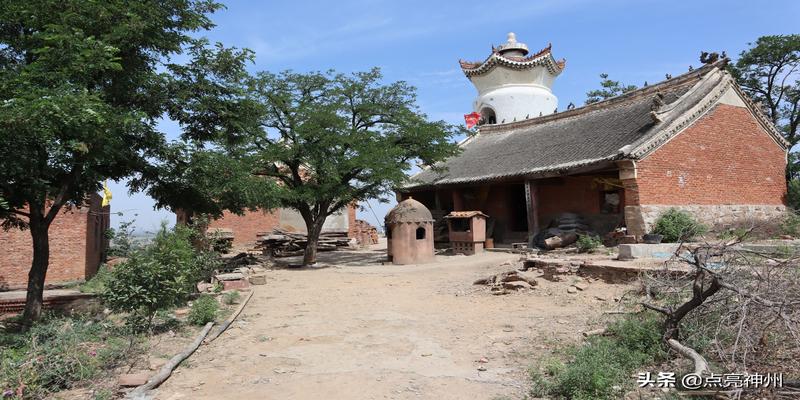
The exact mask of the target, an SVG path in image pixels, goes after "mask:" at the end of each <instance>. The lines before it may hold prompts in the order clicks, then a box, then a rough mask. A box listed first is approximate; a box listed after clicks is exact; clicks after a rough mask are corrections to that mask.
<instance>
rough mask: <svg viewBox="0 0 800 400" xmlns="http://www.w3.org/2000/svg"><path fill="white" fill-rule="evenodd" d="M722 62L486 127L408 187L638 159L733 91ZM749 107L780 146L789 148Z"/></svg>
mask: <svg viewBox="0 0 800 400" xmlns="http://www.w3.org/2000/svg"><path fill="white" fill-rule="evenodd" d="M722 63H724V61H720V62H718V63H716V64H709V65H705V66H703V67H702V68H698V69H696V70H694V71H691V72H689V73H686V74H683V75H680V76H676V77H674V78H671V79H668V80H666V81H663V82H660V83H658V84H655V85H650V86H646V87H644V88H641V89H638V90H635V91H632V92H628V93H626V94H623V95H621V96H617V97H614V98H611V99H608V100H604V101H601V102H598V103H594V104H590V105H587V106H584V107H581V108H576V109H572V110H568V111H564V112H560V113H555V114H551V115H547V116H543V117H538V118H532V119H528V120H524V121H518V122H512V123H506V124H499V125H483V126H481V127H480V130H479V133H478V134H477V135H475V136H473V137H471V138H469V139H467V140H466V141H464V142H463V143H462V144H461V149H462V152H461V154H459V155H457V156H455V157H452V158H450V159H449V160H447V161H446V162H444V163H441V164H439V165H437V168H433V169H431V168H427V169H424V170H422V171H421V172H419V173H418V174H416V175H415V176H413V177H411V179H410V181H409V182H408V184H407V185H406V186H405V188H407V189H410V188H414V187H425V186H432V185H446V184H464V183H472V182H480V181H488V180H500V179H511V178H522V177H537V176H548V175H558V174H563V173H567V172H570V171H575V170H576V169H578V168H581V167H583V168H594V167H598V168H599V167H600V166H603V165H610V164H611V163H612V162H613V161H614V160H619V159H638V158H641V157H644V156H645V155H647V154H649V153H650V152H652V151H653V150H654V149H656V148H658V147H659V146H661V145H662V144H663V143H665V142H666V141H667V140H669V139H670V138H671V137H672V136H673V135H675V134H677V133H678V132H679V131H681V130H682V129H683V128H685V127H687V126H688V125H690V124H691V123H692V122H694V121H695V120H696V119H697V118H699V117H700V116H702V115H703V114H704V113H705V112H706V111H707V110H708V109H710V108H711V107H713V105H714V104H716V102H717V100H719V99H720V98H721V96H722V95H723V94H724V93H725V92H727V91H728V89H729V88H731V87H733V88H735V90H736V91H737V92H739V93H740V94H741V91H740V90H739V88H738V86H737V85H736V84H735V82H733V79H732V78H731V77H730V75H728V74H727V73H726V72H724V71H723V70H722V69H721V68H722ZM744 99H745V101H746V102H747V104H748V105H749V106H750V108H751V109H752V110H754V111H753V112H754V113H755V114H756V115H757V116H758V117H759V118H760V122H761V123H762V125H763V126H764V127H765V129H766V130H767V131H768V132H769V133H770V134H771V135H772V136H773V138H774V139H775V141H776V142H778V144H780V145H782V146H784V148H785V147H786V142H785V141H784V140H783V139H782V138H781V136H780V134H779V133H778V132H777V131H776V130H775V128H774V126H772V125H771V124H770V123H769V122H768V121H766V120H765V119H762V117H763V115H762V114H761V113H760V111H758V110H757V107H754V106H753V105H752V103H750V102H749V101H748V100H747V98H746V96H744Z"/></svg>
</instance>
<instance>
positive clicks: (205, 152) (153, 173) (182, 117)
mask: <svg viewBox="0 0 800 400" xmlns="http://www.w3.org/2000/svg"><path fill="white" fill-rule="evenodd" d="M187 54H188V55H189V58H190V60H189V61H188V62H186V63H184V64H170V65H168V66H167V70H168V71H169V75H168V82H169V83H168V87H169V90H168V92H169V93H170V98H169V99H168V100H167V117H168V118H170V119H171V120H172V121H175V122H177V123H178V125H179V126H180V127H181V130H182V132H181V138H180V140H177V141H174V142H172V143H169V144H168V145H167V146H165V147H164V148H163V149H162V151H160V152H158V154H157V155H156V156H155V157H153V160H152V161H153V163H152V165H151V166H149V167H148V168H147V169H146V170H144V171H142V172H141V173H139V174H137V175H136V177H135V178H134V179H132V180H131V181H130V185H129V187H130V189H131V191H144V192H146V193H147V194H148V195H150V197H152V198H154V199H155V200H156V204H155V206H156V208H166V209H169V210H171V211H173V212H181V213H182V214H183V215H184V217H186V219H185V222H189V223H191V222H192V220H193V219H194V217H195V216H200V215H204V216H208V217H211V218H218V217H221V216H222V215H223V212H224V211H231V212H233V213H236V214H241V213H242V212H244V211H245V210H251V209H256V208H258V209H269V208H272V207H273V206H274V203H273V201H272V200H273V196H272V188H273V187H274V183H273V182H272V181H269V180H266V179H264V178H263V177H261V176H258V175H256V174H254V171H255V169H256V166H255V163H254V161H255V160H254V158H253V157H252V156H251V155H248V154H247V153H246V152H245V151H244V150H245V149H246V148H245V147H243V146H242V145H243V144H246V143H247V141H246V139H247V138H249V137H252V136H253V134H255V133H257V132H261V126H260V121H261V117H262V116H263V114H264V106H263V104H261V103H260V102H259V101H258V100H257V99H256V98H255V94H254V91H253V90H252V89H253V87H252V85H253V83H254V80H253V77H252V76H251V75H250V74H249V73H248V72H247V66H248V65H250V64H251V63H252V62H253V53H252V52H251V51H250V50H247V49H244V50H239V49H235V48H226V47H223V46H222V45H221V44H216V45H214V46H209V45H208V43H207V42H206V41H204V40H199V41H197V42H196V43H194V44H193V45H192V46H191V47H190V48H189V49H188V51H187Z"/></svg>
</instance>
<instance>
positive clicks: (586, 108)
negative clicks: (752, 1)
mask: <svg viewBox="0 0 800 400" xmlns="http://www.w3.org/2000/svg"><path fill="white" fill-rule="evenodd" d="M727 61H728V60H727V59H721V60H719V61H716V62H714V63H711V64H705V65H703V66H702V67H700V68H697V69H695V70H693V71H689V72H686V73H683V74H681V75H678V76H675V77H672V78H670V79H666V80H663V81H661V82H658V83H655V84H652V85H647V86H644V87H641V88H638V89H636V90H631V91H630V92H627V93H623V94H621V95H618V96H614V97H611V98H608V99H604V100H601V101H598V102H595V103H591V104H586V105H583V106H581V107H576V108H573V109H571V110H565V111H562V112H558V113H554V114H549V115H544V116H541V117H534V118H531V119H526V120H522V121H514V122H509V123H505V124H493V125H481V126H480V127H479V128H478V129H479V131H484V132H486V133H490V132H493V131H496V130H504V129H506V128H518V127H524V126H529V125H535V124H539V123H543V122H549V121H554V120H558V119H561V118H569V117H572V116H576V115H581V114H584V113H587V112H591V111H595V110H598V109H603V108H606V107H607V106H609V105H614V104H618V103H624V102H626V101H629V100H632V99H634V98H639V97H642V96H646V95H650V94H655V93H657V92H659V91H660V90H661V89H663V88H664V87H672V86H680V85H683V84H685V83H687V82H689V81H690V80H692V79H694V78H697V77H698V76H705V75H706V74H708V73H710V72H711V71H713V70H714V69H721V67H724V65H725V64H727Z"/></svg>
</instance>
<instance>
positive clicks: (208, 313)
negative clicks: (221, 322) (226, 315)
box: [186, 295, 219, 325]
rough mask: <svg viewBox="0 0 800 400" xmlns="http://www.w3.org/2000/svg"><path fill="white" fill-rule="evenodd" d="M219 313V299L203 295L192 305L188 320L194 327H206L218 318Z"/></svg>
mask: <svg viewBox="0 0 800 400" xmlns="http://www.w3.org/2000/svg"><path fill="white" fill-rule="evenodd" d="M217 311H219V303H217V299H215V298H214V296H210V295H202V296H200V297H198V298H197V300H195V301H194V302H193V303H192V308H191V310H189V315H188V316H187V317H186V319H187V320H188V321H189V323H190V324H193V325H205V324H207V323H209V322H213V321H214V319H216V318H217Z"/></svg>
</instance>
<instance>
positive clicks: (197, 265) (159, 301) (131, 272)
mask: <svg viewBox="0 0 800 400" xmlns="http://www.w3.org/2000/svg"><path fill="white" fill-rule="evenodd" d="M193 235H194V233H193V231H192V230H190V229H189V228H186V227H183V226H177V227H175V229H173V230H169V229H167V228H166V226H162V227H161V230H160V231H159V232H158V233H157V234H156V237H155V238H154V239H153V241H152V243H150V244H149V245H148V246H147V247H145V248H144V249H142V250H139V251H135V252H133V253H131V254H130V256H129V258H128V260H127V261H126V262H124V263H122V264H119V265H118V266H116V267H115V268H114V269H113V270H112V271H111V278H110V279H109V280H108V281H107V282H106V287H107V289H108V290H106V291H105V292H104V293H103V300H104V301H105V302H106V304H107V305H108V306H109V308H111V309H112V310H114V311H117V312H127V313H129V317H128V322H129V325H131V326H132V327H135V328H140V329H147V328H150V325H151V322H152V319H153V317H154V315H155V313H156V311H158V310H163V309H167V308H170V307H173V306H176V305H179V304H182V303H183V302H184V301H185V300H186V298H187V296H188V295H189V294H190V293H193V292H195V291H196V284H197V282H199V281H201V280H204V279H206V278H207V277H208V276H209V275H210V274H211V271H213V270H214V269H215V268H217V267H218V266H219V261H218V260H217V257H216V255H215V254H210V253H208V252H202V251H198V250H196V249H195V248H194V247H193V246H192V243H191V238H192V237H193Z"/></svg>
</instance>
